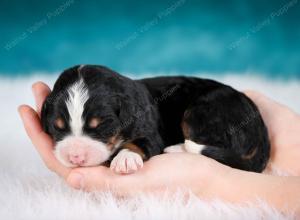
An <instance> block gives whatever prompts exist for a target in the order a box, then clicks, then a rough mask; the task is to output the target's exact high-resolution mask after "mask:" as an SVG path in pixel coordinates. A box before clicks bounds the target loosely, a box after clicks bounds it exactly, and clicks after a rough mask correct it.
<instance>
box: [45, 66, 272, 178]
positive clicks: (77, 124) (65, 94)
mask: <svg viewBox="0 0 300 220" xmlns="http://www.w3.org/2000/svg"><path fill="white" fill-rule="evenodd" d="M41 119H42V125H43V128H44V130H45V131H46V132H47V133H48V134H49V135H51V137H52V138H53V139H54V141H55V150H54V152H55V156H56V157H57V159H58V160H59V161H60V162H61V163H62V164H64V165H65V166H68V167H78V166H95V165H99V164H103V163H105V162H110V167H111V169H113V170H114V171H115V172H117V173H132V172H134V171H136V170H138V169H139V168H141V167H142V166H143V161H144V160H147V159H149V158H150V157H152V156H154V155H157V154H160V153H162V152H163V151H164V149H165V152H183V151H184V152H190V153H201V154H203V155H206V156H208V157H211V158H213V159H216V160H217V161H219V162H221V163H224V164H226V165H229V166H231V167H235V168H239V169H244V170H250V171H256V172H261V171H262V170H263V169H264V168H265V166H266V163H267V161H268V158H269V150H270V145H269V140H268V133H267V130H266V127H265V125H264V122H263V120H262V118H261V116H260V114H259V112H258V109H257V108H256V106H255V105H254V104H253V102H252V101H251V100H250V99H248V98H247V97H246V96H245V95H243V94H242V93H240V92H238V91H236V90H234V89H232V88H231V87H229V86H226V85H223V84H221V83H218V82H215V81H212V80H206V79H199V78H193V77H156V78H149V79H143V80H131V79H129V78H126V77H124V76H121V75H119V74H118V73H116V72H114V71H112V70H110V69H108V68H106V67H103V66H93V65H85V66H75V67H73V68H70V69H67V70H65V71H64V72H63V73H62V74H61V76H60V77H59V78H58V80H57V81H56V83H55V85H54V88H53V91H52V92H51V94H50V95H49V96H48V97H47V99H46V100H45V102H44V105H43V108H42V115H41Z"/></svg>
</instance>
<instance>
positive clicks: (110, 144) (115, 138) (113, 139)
mask: <svg viewBox="0 0 300 220" xmlns="http://www.w3.org/2000/svg"><path fill="white" fill-rule="evenodd" d="M118 141H119V137H118V135H115V136H112V137H111V138H109V139H108V143H107V149H108V150H110V151H111V150H113V149H114V147H115V145H116V144H117V143H118Z"/></svg>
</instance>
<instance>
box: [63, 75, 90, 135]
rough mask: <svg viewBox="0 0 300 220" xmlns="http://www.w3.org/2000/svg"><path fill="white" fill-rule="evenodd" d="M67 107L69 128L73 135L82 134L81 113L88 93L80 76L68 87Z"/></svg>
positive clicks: (82, 122)
mask: <svg viewBox="0 0 300 220" xmlns="http://www.w3.org/2000/svg"><path fill="white" fill-rule="evenodd" d="M68 96H69V97H68V99H67V101H66V104H67V109H68V112H69V115H70V128H71V131H72V133H73V134H74V135H75V136H79V135H81V134H82V128H83V125H84V121H83V118H82V114H83V111H84V104H85V103H86V101H87V100H88V99H89V93H88V90H87V88H86V87H85V84H84V81H83V79H82V78H80V79H79V81H77V82H75V83H74V84H73V85H72V86H71V87H70V88H69V89H68Z"/></svg>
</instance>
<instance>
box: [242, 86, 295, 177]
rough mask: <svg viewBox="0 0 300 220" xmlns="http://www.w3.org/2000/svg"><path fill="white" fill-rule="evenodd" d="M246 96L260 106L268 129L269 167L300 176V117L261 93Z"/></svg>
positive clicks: (246, 92)
mask: <svg viewBox="0 0 300 220" xmlns="http://www.w3.org/2000/svg"><path fill="white" fill-rule="evenodd" d="M245 94H246V95H247V96H248V97H249V98H250V99H251V100H252V101H253V102H254V103H255V104H256V105H257V106H258V108H259V111H260V113H261V115H262V117H263V120H264V122H265V124H266V126H267V128H268V133H269V138H270V142H271V157H270V161H269V165H271V167H272V168H275V169H278V170H279V171H283V172H284V173H289V174H292V175H296V176H300V164H299V161H300V116H299V115H298V114H296V113H295V112H293V111H292V110H291V109H289V108H288V107H287V106H284V105H282V104H280V103H277V102H275V101H274V100H272V99H270V98H268V97H266V96H264V95H263V94H261V93H259V92H256V91H245Z"/></svg>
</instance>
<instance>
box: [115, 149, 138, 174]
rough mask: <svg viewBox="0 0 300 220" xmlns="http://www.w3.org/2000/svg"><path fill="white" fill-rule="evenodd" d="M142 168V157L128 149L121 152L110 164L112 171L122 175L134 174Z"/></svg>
mask: <svg viewBox="0 0 300 220" xmlns="http://www.w3.org/2000/svg"><path fill="white" fill-rule="evenodd" d="M142 167H143V159H142V157H141V156H140V155H139V154H137V153H135V152H132V151H130V150H127V149H124V150H121V151H120V152H119V153H118V154H117V155H116V156H115V157H114V159H113V160H112V161H111V164H110V169H111V170H113V171H115V172H116V173H120V174H129V173H134V172H135V171H137V170H138V169H140V168H142Z"/></svg>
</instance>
